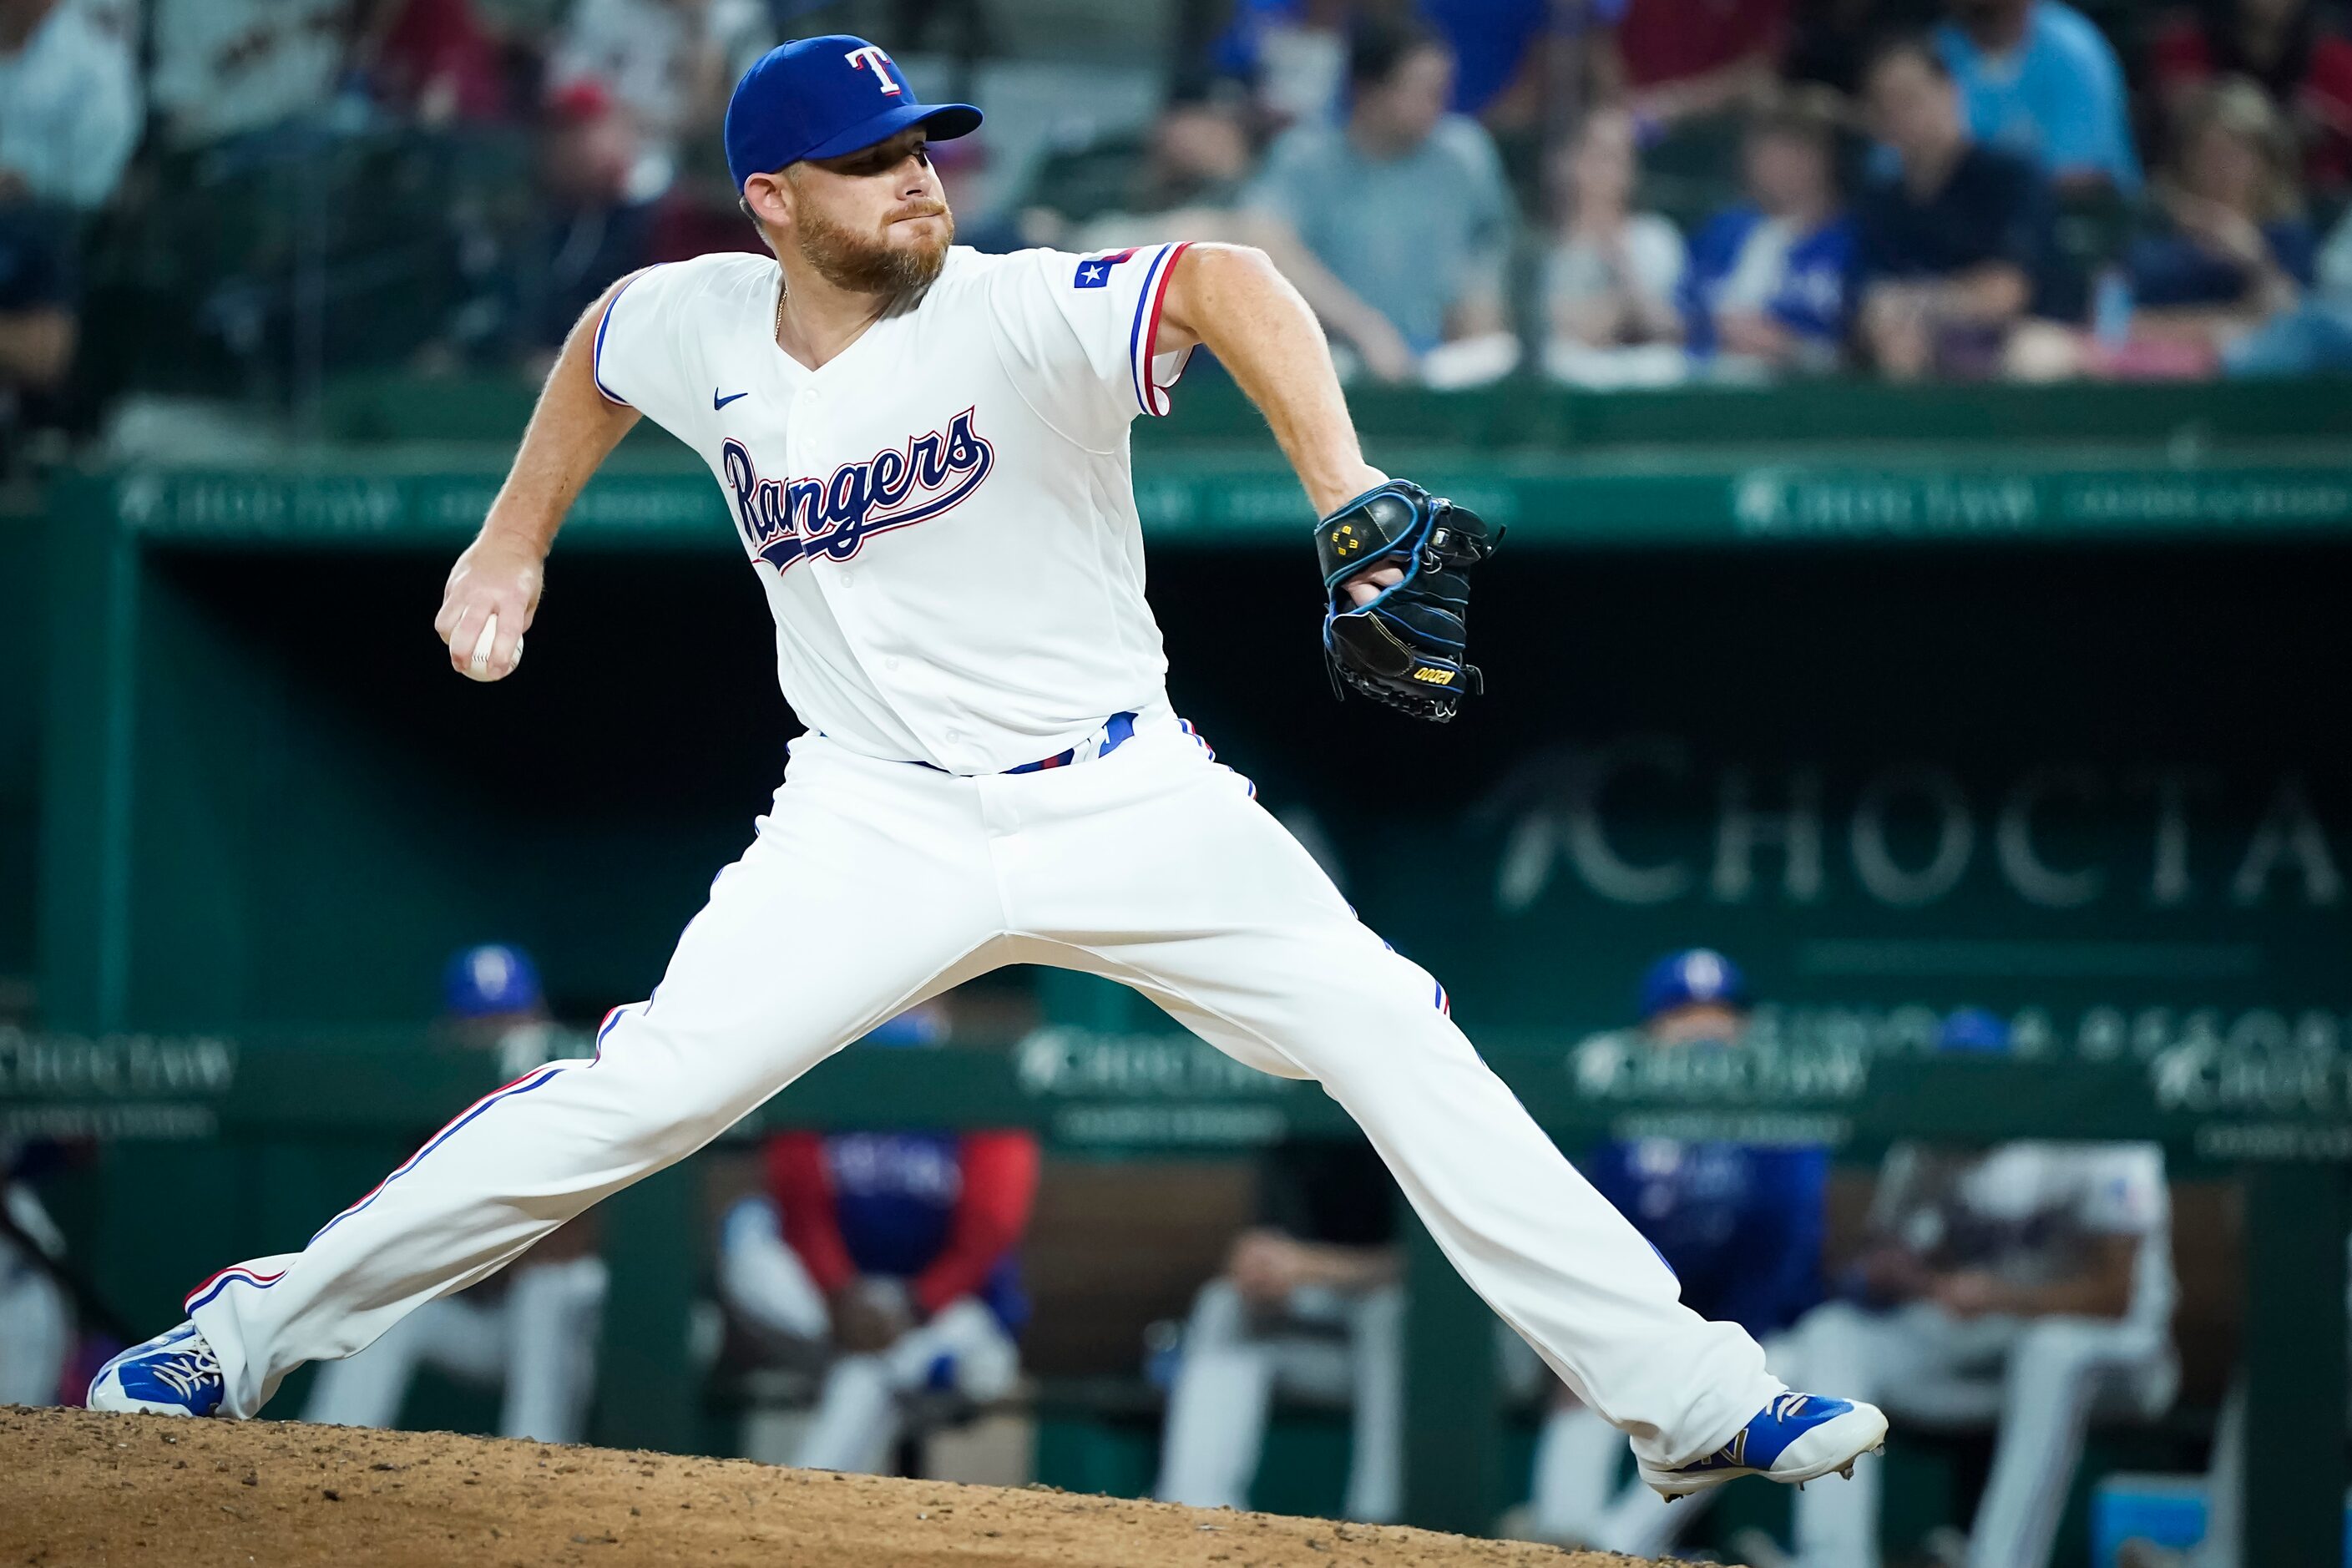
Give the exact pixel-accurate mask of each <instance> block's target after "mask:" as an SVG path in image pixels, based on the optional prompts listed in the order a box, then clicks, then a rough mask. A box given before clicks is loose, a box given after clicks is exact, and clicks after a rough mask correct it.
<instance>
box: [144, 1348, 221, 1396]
mask: <svg viewBox="0 0 2352 1568" xmlns="http://www.w3.org/2000/svg"><path fill="white" fill-rule="evenodd" d="M147 1371H148V1373H149V1375H151V1376H152V1377H153V1378H154V1379H155V1381H156V1382H158V1383H160V1384H163V1386H164V1387H166V1388H168V1389H170V1390H171V1391H172V1392H173V1393H174V1394H178V1395H179V1396H180V1397H181V1398H183V1399H193V1398H194V1397H195V1393H196V1390H197V1389H199V1388H201V1387H203V1386H204V1385H205V1384H207V1383H218V1382H220V1381H222V1379H221V1364H220V1357H219V1356H217V1355H215V1354H214V1353H213V1347H212V1346H211V1345H209V1344H207V1343H205V1342H204V1341H203V1340H201V1339H200V1340H198V1341H197V1342H195V1343H194V1345H192V1346H191V1347H189V1348H188V1349H186V1350H184V1351H174V1352H172V1353H171V1354H170V1355H167V1356H159V1357H157V1358H156V1359H155V1360H153V1361H152V1362H149V1363H147Z"/></svg>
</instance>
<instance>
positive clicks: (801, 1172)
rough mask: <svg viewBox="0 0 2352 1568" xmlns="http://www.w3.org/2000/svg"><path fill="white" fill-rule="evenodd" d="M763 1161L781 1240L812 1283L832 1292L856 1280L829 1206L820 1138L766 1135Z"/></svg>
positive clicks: (798, 1134)
mask: <svg viewBox="0 0 2352 1568" xmlns="http://www.w3.org/2000/svg"><path fill="white" fill-rule="evenodd" d="M762 1162H763V1163H764V1164H765V1165H766V1166H767V1170H766V1175H767V1178H768V1195H769V1197H770V1198H771V1199H772V1201H773V1202H774V1204H775V1205H776V1216H777V1218H778V1220H779V1221H780V1222H781V1224H782V1228H783V1233H784V1242H785V1245H787V1246H789V1247H791V1248H792V1249H793V1251H794V1252H796V1253H798V1254H800V1259H801V1262H802V1263H803V1265H805V1266H806V1267H807V1268H808V1271H809V1278H810V1279H813V1280H814V1281H815V1282H816V1288H817V1289H820V1290H823V1291H824V1292H825V1293H826V1294H827V1295H831V1294H832V1293H833V1292H835V1291H836V1290H839V1289H844V1288H845V1287H846V1286H848V1285H850V1284H852V1283H853V1282H855V1281H856V1279H857V1265H856V1263H854V1262H852V1261H851V1260H850V1257H849V1245H848V1243H847V1242H846V1241H845V1239H843V1237H842V1234H841V1217H840V1215H839V1214H838V1213H836V1212H835V1207H834V1200H833V1178H832V1177H831V1176H830V1175H828V1174H827V1173H826V1172H825V1168H824V1139H823V1138H821V1137H819V1136H818V1135H817V1134H816V1133H814V1132H779V1133H777V1134H776V1135H775V1136H774V1137H772V1138H770V1139H769V1140H768V1143H767V1147H766V1149H765V1150H764V1151H763V1152H762Z"/></svg>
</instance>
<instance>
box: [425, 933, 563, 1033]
mask: <svg viewBox="0 0 2352 1568" xmlns="http://www.w3.org/2000/svg"><path fill="white" fill-rule="evenodd" d="M441 999H442V1003H443V1005H445V1006H446V1008H447V1010H448V1012H449V1016H451V1017H455V1018H483V1017H488V1016H491V1015H493V1014H498V1013H536V1012H538V1011H539V1009H540V1005H541V1002H542V1001H543V1000H544V997H543V995H542V994H541V991H540V988H539V966H538V965H537V964H535V963H531V961H530V954H529V953H527V952H523V950H522V949H520V948H519V947H509V946H507V945H506V944H505V943H504V942H485V943H484V944H482V945H481V946H479V947H469V948H467V949H466V950H465V951H464V952H460V953H458V954H457V956H456V957H455V958H452V959H451V960H450V961H449V972H448V973H446V975H444V976H443V977H442V984H441Z"/></svg>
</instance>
